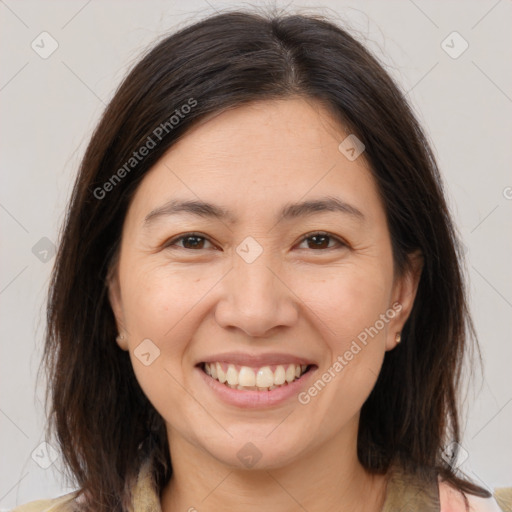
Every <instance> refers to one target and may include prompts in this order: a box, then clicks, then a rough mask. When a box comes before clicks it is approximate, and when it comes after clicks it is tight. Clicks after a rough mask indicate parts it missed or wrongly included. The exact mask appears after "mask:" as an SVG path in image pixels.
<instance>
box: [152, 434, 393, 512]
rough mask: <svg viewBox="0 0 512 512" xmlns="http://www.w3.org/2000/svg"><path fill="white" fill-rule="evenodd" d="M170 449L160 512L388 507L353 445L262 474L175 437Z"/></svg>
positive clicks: (369, 510) (374, 510) (329, 447)
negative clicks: (169, 473)
mask: <svg viewBox="0 0 512 512" xmlns="http://www.w3.org/2000/svg"><path fill="white" fill-rule="evenodd" d="M169 444H170V451H171V453H172V466H173V474H172V477H171V479H170V481H169V482H168V484H167V485H166V486H165V488H164V489H163V492H162V497H161V502H162V512H176V511H190V512H194V511H201V512H210V511H218V510H223V511H225V512H231V511H236V512H240V511H243V512H261V511H262V510H263V511H266V510H268V511H276V510H278V511H280V512H288V511H290V512H291V511H296V510H298V509H302V510H307V511H308V512H320V511H322V512H331V511H332V512H334V511H336V512H339V511H340V510H342V511H350V512H356V511H357V512H359V511H361V512H362V511H364V512H378V511H380V510H381V509H382V506H383V503H384V497H385V491H386V483H385V477H384V476H382V475H370V474H369V473H367V472H366V470H365V469H364V468H363V467H362V466H361V464H360V463H359V461H358V459H357V452H356V444H355V443H351V445H348V446H347V445H344V444H342V443H340V442H339V440H338V442H337V440H331V442H328V443H324V444H323V445H321V446H316V447H315V448H314V449H313V450H311V452H310V453H308V454H306V455H302V456H301V457H300V459H296V460H295V461H294V462H293V463H291V464H289V465H287V466H283V467H279V468H271V469H259V470H256V469H239V468H233V467H230V466H227V465H225V464H222V463H221V462H220V461H218V460H217V459H215V458H213V457H211V456H209V455H208V454H207V453H205V452H204V451H203V450H200V449H198V448H197V447H196V446H193V445H191V444H190V443H189V442H188V441H186V440H185V439H183V438H182V437H180V436H179V435H178V434H177V433H176V432H172V435H171V436H170V437H169ZM349 446H350V448H349Z"/></svg>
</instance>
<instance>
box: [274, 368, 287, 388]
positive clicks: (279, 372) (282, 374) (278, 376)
mask: <svg viewBox="0 0 512 512" xmlns="http://www.w3.org/2000/svg"><path fill="white" fill-rule="evenodd" d="M285 381H286V371H285V369H284V368H283V367H282V366H281V365H279V366H278V367H277V368H276V371H275V372H274V384H275V385H276V386H280V385H281V384H284V383H285Z"/></svg>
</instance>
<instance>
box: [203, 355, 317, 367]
mask: <svg viewBox="0 0 512 512" xmlns="http://www.w3.org/2000/svg"><path fill="white" fill-rule="evenodd" d="M216 362H219V363H233V364H237V365H240V366H252V367H261V366H267V365H272V364H297V365H303V364H307V365H312V364H314V363H313V361H311V360H310V359H308V358H305V357H298V356H295V355H292V354H284V353H279V352H269V353H268V354H245V353H242V352H223V353H222V354H215V355H212V356H208V357H206V358H205V359H202V360H201V361H200V362H199V363H198V364H201V363H216Z"/></svg>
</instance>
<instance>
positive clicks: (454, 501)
mask: <svg viewBox="0 0 512 512" xmlns="http://www.w3.org/2000/svg"><path fill="white" fill-rule="evenodd" d="M466 497H467V500H468V504H469V509H466V504H465V502H464V497H463V495H462V493H461V492H460V491H457V490H456V489H454V488H453V487H452V486H451V485H449V484H448V483H446V482H441V481H440V482H439V502H440V505H441V507H440V509H441V512H466V511H467V510H468V511H469V512H508V511H510V510H512V508H509V507H507V508H502V507H503V505H504V503H503V502H501V500H500V504H501V507H500V505H498V502H497V501H496V499H495V498H494V497H491V498H480V497H478V496H474V495H472V494H467V493H466ZM505 505H506V504H505ZM510 506H511V507H512V504H510Z"/></svg>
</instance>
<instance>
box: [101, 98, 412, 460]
mask: <svg viewBox="0 0 512 512" xmlns="http://www.w3.org/2000/svg"><path fill="white" fill-rule="evenodd" d="M347 136H349V133H344V132H343V130H342V128H341V127H340V126H339V125H338V124H337V123H336V122H335V121H334V120H333V119H332V118H331V117H330V116H329V114H328V113H327V112H326V111H325V110H323V109H322V107H321V106H320V105H319V104H317V103H315V102H313V101H306V100H303V99H297V98H294V99H287V100H280V101H265V102H258V103H253V104H250V105H248V106H243V107H240V108H236V109H233V110H229V111H226V112H224V113H221V114H219V115H217V116H214V117H212V118H210V119H209V120H208V121H206V122H203V123H201V124H200V125H198V126H196V127H195V128H193V129H192V130H190V131H189V132H188V133H187V134H186V136H185V137H184V138H183V139H182V140H181V141H179V142H178V143H177V144H176V145H174V146H173V147H172V148H171V150H169V151H168V152H167V153H166V155H165V156H164V157H163V158H162V159H161V160H160V161H159V162H158V163H157V164H156V165H155V166H154V168H152V169H151V171H150V172H149V173H148V174H147V175H146V176H145V178H144V180H143V181H142V183H141V184H140V186H139V187H138V189H137V191H136V194H135V196H134V198H133V201H132V203H131V205H130V208H129V211H128V213H127V216H126V219H125V223H124V228H123V234H122V244H121V253H120V259H119V263H118V266H117V268H116V272H115V277H114V279H113V281H112V282H111V286H110V300H111V303H112V306H113V309H114V312H115V314H116V319H117V323H118V327H119V330H120V331H121V332H124V333H125V337H126V339H125V340H121V341H118V343H119V344H120V346H121V347H122V348H123V349H125V350H129V352H130V357H131V361H132V364H133V368H134V371H135V375H136V377H137V379H138V381H139V383H140V385H141V387H142V389H143V391H144V393H145V394H146V396H147V397H148V399H149V400H150V401H151V402H152V404H153V405H154V407H155V408H156V409H157V411H158V412H159V413H160V414H161V415H162V417H163V418H164V419H165V421H166V424H167V431H168V435H169V440H170V443H171V452H172V451H173V446H176V451H179V450H178V446H180V445H187V446H189V447H194V449H197V451H198V453H202V454H203V455H207V456H211V457H213V458H214V459H216V460H217V461H220V462H222V463H225V464H229V465H234V466H238V467H241V468H243V467H246V468H249V467H252V465H254V464H256V463H257V465H258V467H259V468H261V467H267V468H271V467H279V466H282V465H284V464H287V463H292V462H294V461H296V460H298V458H299V457H305V456H308V455H311V454H313V453H315V451H318V450H320V449H325V447H328V446H329V447H331V448H330V449H333V448H332V447H334V446H337V447H339V449H343V450H346V449H347V448H346V447H347V446H348V447H349V449H350V450H351V454H354V453H355V441H356V438H357V425H358V420H359V411H360V409H361V406H362V405H363V403H364V401H365V400H366V398H367V397H368V395H369V393H370V391H371V389H372V388H373V386H374V384H375V381H376V379H377V376H378V374H379V371H380V368H381V364H382V361H383V357H384V354H385V351H386V350H391V349H393V348H394V347H395V345H396V342H395V335H396V333H397V332H399V331H400V330H401V328H402V326H403V323H404V322H405V320H406V317H407V315H408V314H409V312H410V308H411V306H412V301H413V300H414V294H415V290H416V284H417V272H416V273H414V272H409V273H405V274H404V275H403V276H401V277H400V276H397V275H395V274H394V271H393V259H392V250H391V241H390V235H389V231H388V227H387V223H386V216H385V213H384V209H383V205H382V203H381V200H380V199H379V194H378V191H377V188H376V184H375V182H374V179H373V178H372V176H371V173H370V171H369V170H368V167H367V164H366V163H365V161H364V153H362V155H361V156H359V157H357V158H355V157H356V156H357V151H356V150H357V149H358V148H357V147H354V146H353V144H351V142H352V140H351V139H348V140H346V141H345V142H344V143H343V144H342V145H341V149H340V148H339V146H340V143H342V142H343V141H344V140H345V139H346V137H347ZM351 147H354V151H351ZM317 202H318V204H316V206H315V203H317ZM183 203H188V206H187V205H186V204H185V205H184V206H183ZM192 203H194V204H192ZM199 203H207V204H208V205H206V204H204V205H200V204H199ZM180 205H181V206H180ZM300 205H302V206H300ZM222 212H224V213H222ZM318 232H323V233H324V234H322V233H320V234H318ZM190 233H193V235H191V234H190ZM181 237H183V238H181ZM204 363H211V364H209V365H208V366H206V365H205V364H204ZM212 368H213V369H212ZM305 370H307V371H306V372H305V373H304V374H303V375H301V376H300V378H297V377H296V376H297V374H299V373H302V372H303V371H305ZM207 372H208V373H210V375H208V374H207ZM212 374H213V375H212ZM226 378H227V379H228V381H227V382H228V383H231V386H233V387H229V386H228V385H227V384H226V383H221V381H222V380H224V379H226ZM240 385H242V386H243V388H244V389H238V386H240ZM274 386H275V387H274ZM269 388H271V389H270V390H269ZM249 443H251V444H249Z"/></svg>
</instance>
